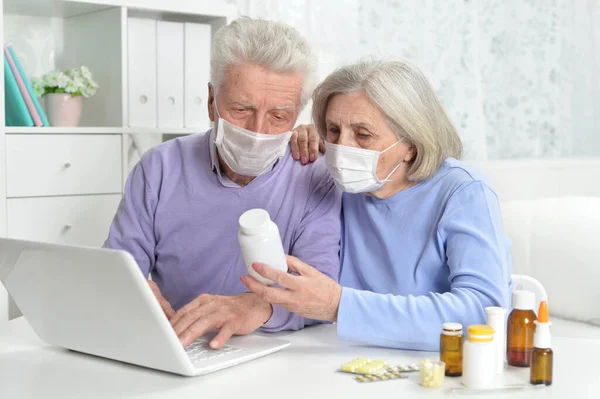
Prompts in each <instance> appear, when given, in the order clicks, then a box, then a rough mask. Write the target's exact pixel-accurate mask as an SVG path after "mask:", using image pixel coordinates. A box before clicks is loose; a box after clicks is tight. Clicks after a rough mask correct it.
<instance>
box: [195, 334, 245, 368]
mask: <svg viewBox="0 0 600 399" xmlns="http://www.w3.org/2000/svg"><path fill="white" fill-rule="evenodd" d="M208 343H209V340H207V339H203V338H200V339H197V340H196V341H194V342H193V343H192V344H191V345H190V346H188V347H187V348H185V351H186V352H187V355H188V357H189V358H190V360H191V361H192V363H196V362H199V361H202V360H207V359H212V358H215V357H219V356H225V355H230V354H232V353H236V352H239V351H241V350H242V348H238V347H235V346H231V345H223V347H221V349H211V348H210V347H209V346H208Z"/></svg>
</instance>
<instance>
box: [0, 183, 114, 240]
mask: <svg viewBox="0 0 600 399" xmlns="http://www.w3.org/2000/svg"><path fill="white" fill-rule="evenodd" d="M120 200H121V195H120V194H111V195H84V196H72V197H48V198H43V197H41V198H13V199H8V200H7V201H6V202H7V212H8V223H7V225H8V226H7V227H8V237H9V238H17V239H21V240H32V241H43V242H51V243H56V244H68V245H86V246H93V247H99V246H102V245H103V244H104V241H105V240H106V238H107V237H108V229H109V227H110V223H111V222H112V219H113V218H114V216H115V213H116V211H117V207H118V206H119V202H120Z"/></svg>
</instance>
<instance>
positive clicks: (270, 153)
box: [215, 97, 292, 176]
mask: <svg viewBox="0 0 600 399" xmlns="http://www.w3.org/2000/svg"><path fill="white" fill-rule="evenodd" d="M216 101H217V100H216V97H215V109H216V110H217V116H218V117H219V119H218V122H217V123H218V125H217V137H216V139H215V145H216V147H217V150H218V151H219V155H220V156H221V158H222V159H223V162H225V163H226V164H227V166H229V168H231V170H232V171H233V172H234V173H237V174H239V175H242V176H260V175H262V174H263V173H266V172H268V171H269V170H271V169H272V168H273V165H275V162H277V160H278V159H279V158H280V157H281V156H282V155H284V154H285V151H286V147H287V146H288V143H289V141H290V137H291V136H292V132H291V131H287V132H284V133H281V134H264V133H256V132H253V131H251V130H247V129H244V128H241V127H239V126H236V125H234V124H232V123H230V122H227V121H226V120H225V119H223V118H221V115H220V114H219V109H218V107H217V106H216V104H217V103H216Z"/></svg>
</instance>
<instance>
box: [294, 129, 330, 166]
mask: <svg viewBox="0 0 600 399" xmlns="http://www.w3.org/2000/svg"><path fill="white" fill-rule="evenodd" d="M292 132H293V134H292V137H291V139H290V146H291V147H292V156H293V157H294V159H295V160H300V162H302V165H306V164H307V163H308V162H314V161H316V160H317V157H318V156H319V151H320V152H322V153H325V144H324V143H323V141H322V140H321V138H320V137H319V133H317V129H315V125H298V126H297V127H296V128H295V129H294V130H292Z"/></svg>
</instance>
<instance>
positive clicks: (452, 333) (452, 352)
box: [440, 323, 463, 377]
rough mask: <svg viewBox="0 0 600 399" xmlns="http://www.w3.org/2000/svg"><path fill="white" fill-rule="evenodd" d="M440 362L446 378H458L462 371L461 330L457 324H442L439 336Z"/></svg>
mask: <svg viewBox="0 0 600 399" xmlns="http://www.w3.org/2000/svg"><path fill="white" fill-rule="evenodd" d="M440 360H441V361H442V362H444V363H445V364H446V372H445V374H446V375H447V376H448V377H459V376H461V375H462V369H463V328H462V325H461V324H459V323H444V324H443V325H442V334H441V335H440Z"/></svg>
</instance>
